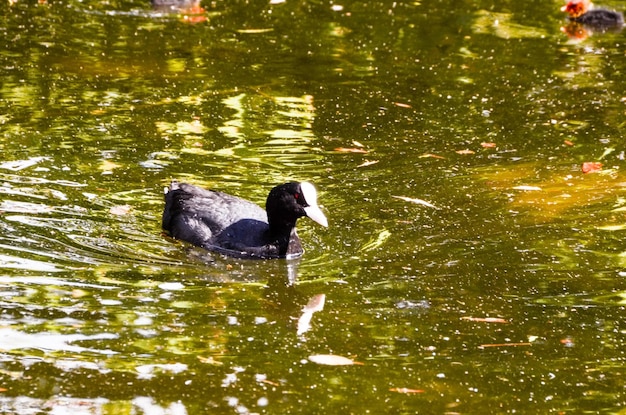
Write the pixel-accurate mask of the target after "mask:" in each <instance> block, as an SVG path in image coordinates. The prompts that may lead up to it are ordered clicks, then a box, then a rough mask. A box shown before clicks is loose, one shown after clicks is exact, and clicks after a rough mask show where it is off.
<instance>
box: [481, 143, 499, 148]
mask: <svg viewBox="0 0 626 415" xmlns="http://www.w3.org/2000/svg"><path fill="white" fill-rule="evenodd" d="M480 146H481V147H482V148H496V143H480Z"/></svg>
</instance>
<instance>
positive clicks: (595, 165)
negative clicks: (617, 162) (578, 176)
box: [583, 161, 602, 173]
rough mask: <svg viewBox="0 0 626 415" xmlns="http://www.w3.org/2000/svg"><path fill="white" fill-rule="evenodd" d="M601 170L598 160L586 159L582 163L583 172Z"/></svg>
mask: <svg viewBox="0 0 626 415" xmlns="http://www.w3.org/2000/svg"><path fill="white" fill-rule="evenodd" d="M600 170H602V163H600V162H598V161H587V162H585V163H583V173H595V172H597V171H600Z"/></svg>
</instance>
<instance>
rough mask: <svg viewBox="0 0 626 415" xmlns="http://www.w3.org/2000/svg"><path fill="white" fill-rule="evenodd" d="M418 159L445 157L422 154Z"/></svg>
mask: <svg viewBox="0 0 626 415" xmlns="http://www.w3.org/2000/svg"><path fill="white" fill-rule="evenodd" d="M420 158H433V159H445V157H443V156H439V155H437V154H431V153H426V154H422V155H421V156H420Z"/></svg>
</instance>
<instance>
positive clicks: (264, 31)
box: [237, 29, 274, 35]
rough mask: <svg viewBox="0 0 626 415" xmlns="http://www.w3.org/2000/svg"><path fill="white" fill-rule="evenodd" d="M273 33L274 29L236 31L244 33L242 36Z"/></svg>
mask: <svg viewBox="0 0 626 415" xmlns="http://www.w3.org/2000/svg"><path fill="white" fill-rule="evenodd" d="M272 31H274V29H239V30H237V33H244V34H252V35H254V34H257V33H268V32H272Z"/></svg>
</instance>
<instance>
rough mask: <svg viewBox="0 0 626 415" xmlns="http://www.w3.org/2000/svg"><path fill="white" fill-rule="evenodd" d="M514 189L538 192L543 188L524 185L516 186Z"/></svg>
mask: <svg viewBox="0 0 626 415" xmlns="http://www.w3.org/2000/svg"><path fill="white" fill-rule="evenodd" d="M513 189H514V190H526V191H536V190H541V187H537V186H525V185H522V186H515V187H514V188H513Z"/></svg>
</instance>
